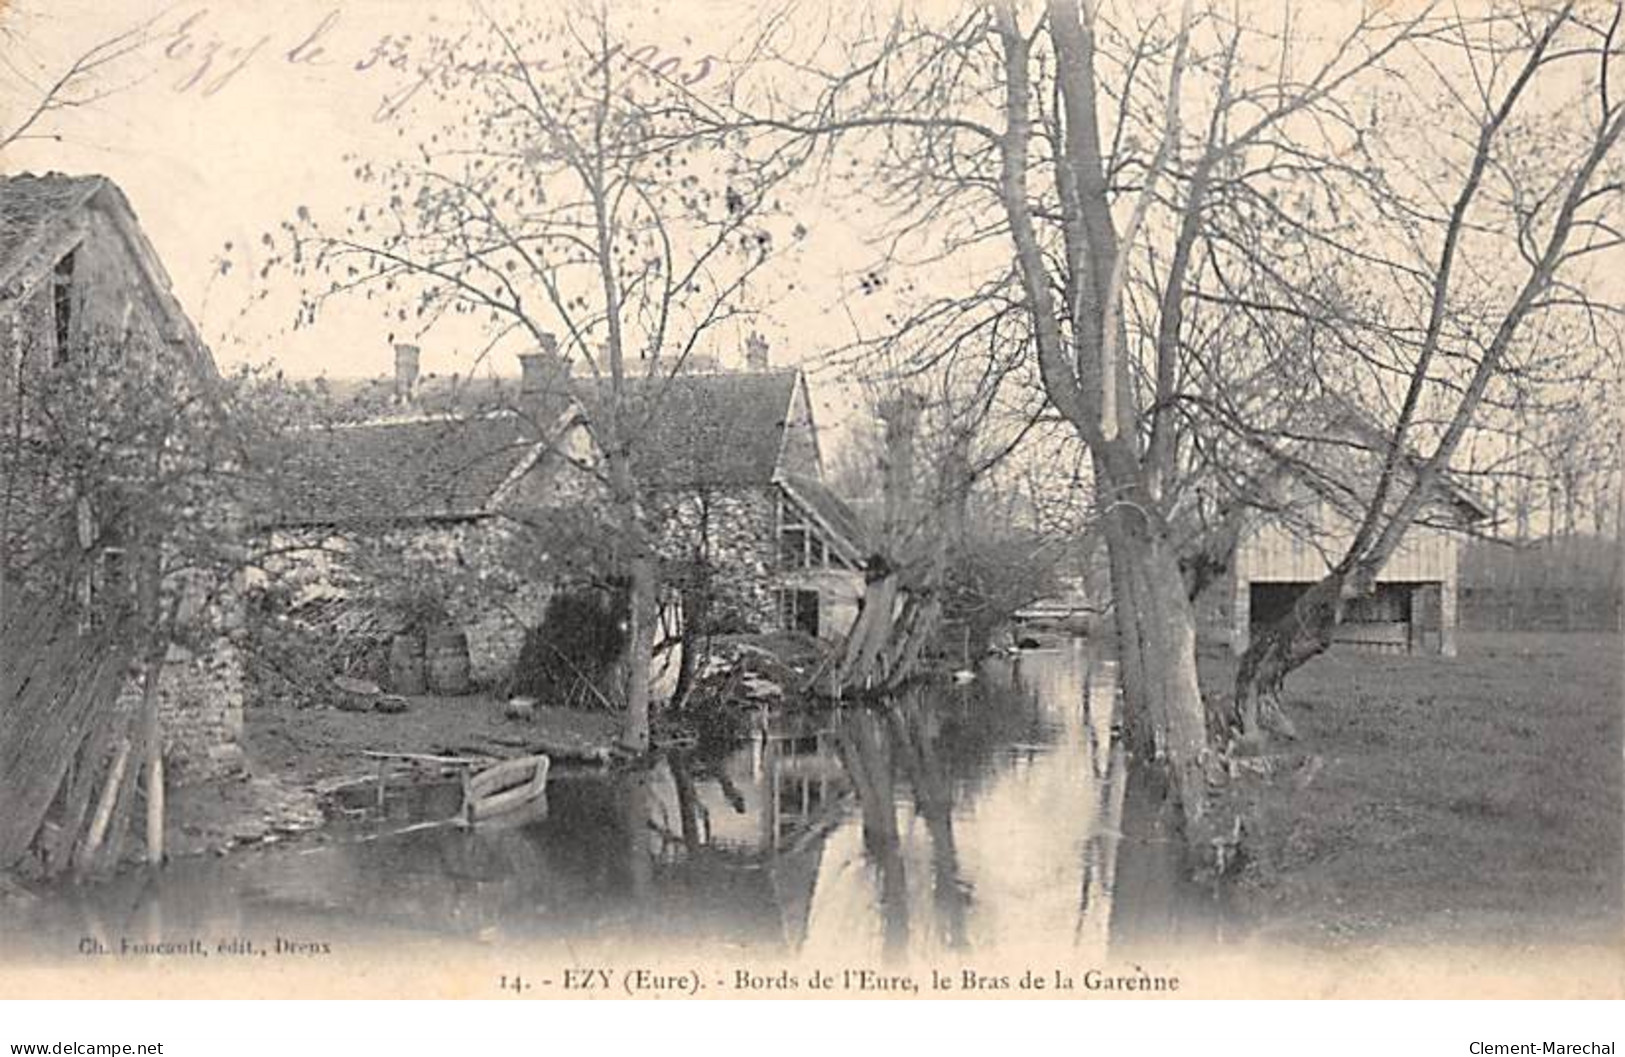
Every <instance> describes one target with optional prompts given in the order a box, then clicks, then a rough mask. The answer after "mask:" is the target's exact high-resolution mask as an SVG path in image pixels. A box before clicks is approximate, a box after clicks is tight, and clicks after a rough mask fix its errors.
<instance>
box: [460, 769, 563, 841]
mask: <svg viewBox="0 0 1625 1057" xmlns="http://www.w3.org/2000/svg"><path fill="white" fill-rule="evenodd" d="M551 764H552V761H551V760H549V759H548V758H547V757H546V756H542V755H536V756H521V757H520V758H518V759H516V760H504V761H503V762H501V763H498V764H493V765H492V766H490V767H487V768H485V769H484V770H483V771H478V772H473V773H469V772H465V773H464V775H463V812H462V815H463V822H464V824H465V825H469V826H473V825H477V824H478V823H480V822H485V821H489V820H490V819H493V818H496V817H498V816H501V815H505V814H507V813H508V812H510V811H516V810H518V809H519V808H522V807H526V806H527V805H530V804H534V803H536V802H537V801H540V800H541V799H542V798H543V797H545V796H546V795H547V771H548V768H549V766H551Z"/></svg>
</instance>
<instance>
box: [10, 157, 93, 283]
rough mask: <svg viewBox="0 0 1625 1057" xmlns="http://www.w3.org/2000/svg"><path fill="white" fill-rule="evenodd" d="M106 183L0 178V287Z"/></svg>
mask: <svg viewBox="0 0 1625 1057" xmlns="http://www.w3.org/2000/svg"><path fill="white" fill-rule="evenodd" d="M106 182H107V181H106V180H105V179H104V178H103V177H100V176H65V175H63V174H62V173H47V174H46V175H44V176H35V175H33V174H32V173H23V174H21V175H19V176H5V177H0V287H4V286H9V285H10V283H11V282H12V281H13V279H15V278H16V272H17V270H18V269H19V268H21V267H23V265H24V264H25V263H27V258H28V257H29V255H30V253H31V252H32V251H33V250H34V249H35V248H36V247H39V246H42V245H44V244H45V243H47V242H49V241H50V240H51V238H52V236H53V232H55V231H56V230H57V229H58V228H59V227H60V226H61V225H63V224H64V223H65V222H66V221H67V220H68V219H69V218H70V217H71V216H72V214H73V213H74V212H75V211H76V210H77V209H79V207H81V206H82V205H84V204H85V203H86V202H87V201H89V200H90V199H91V198H92V197H93V196H94V195H95V194H96V192H97V191H100V190H101V189H102V187H103V186H105V185H106ZM43 263H44V265H45V266H49V265H50V264H52V263H54V262H51V261H46V262H43Z"/></svg>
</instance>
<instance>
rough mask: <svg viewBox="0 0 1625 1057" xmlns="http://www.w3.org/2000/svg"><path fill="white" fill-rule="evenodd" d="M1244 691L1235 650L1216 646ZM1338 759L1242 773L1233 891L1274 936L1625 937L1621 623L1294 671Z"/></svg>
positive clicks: (1208, 682)
mask: <svg viewBox="0 0 1625 1057" xmlns="http://www.w3.org/2000/svg"><path fill="white" fill-rule="evenodd" d="M1201 664H1202V677H1203V681H1204V685H1205V686H1209V687H1226V688H1227V687H1228V686H1229V685H1230V684H1231V681H1232V680H1233V678H1234V662H1233V660H1232V659H1231V658H1230V657H1229V656H1228V654H1227V653H1220V652H1218V651H1212V652H1205V653H1204V655H1203V656H1202V658H1201ZM1287 700H1288V702H1289V708H1290V711H1291V716H1292V719H1293V721H1294V722H1295V723H1296V724H1297V726H1298V730H1299V732H1300V734H1301V739H1300V740H1299V741H1298V742H1296V743H1294V744H1292V745H1291V746H1290V747H1289V748H1288V750H1287V751H1289V752H1290V753H1292V754H1294V755H1295V756H1297V757H1299V758H1300V759H1307V760H1313V758H1315V757H1318V758H1319V761H1320V762H1319V763H1318V764H1314V763H1311V765H1310V766H1307V767H1296V768H1294V769H1293V771H1292V773H1291V774H1290V776H1287V775H1283V776H1279V777H1275V778H1272V779H1259V778H1253V779H1251V780H1243V781H1241V782H1238V783H1237V795H1238V796H1239V798H1240V803H1238V804H1236V805H1235V806H1236V807H1238V808H1239V809H1240V810H1241V812H1242V814H1243V817H1244V818H1245V819H1246V833H1245V837H1244V840H1243V844H1242V848H1243V852H1244V854H1245V856H1246V860H1245V862H1244V863H1243V864H1242V865H1241V867H1240V868H1239V871H1238V873H1237V874H1236V876H1235V878H1234V883H1233V885H1232V889H1231V894H1232V896H1233V901H1234V905H1235V907H1236V909H1237V911H1238V913H1239V914H1241V915H1242V917H1243V918H1244V919H1245V921H1246V923H1247V925H1248V926H1249V928H1250V929H1251V930H1252V931H1254V933H1255V934H1256V936H1257V937H1258V938H1259V940H1261V941H1262V942H1266V943H1271V944H1286V945H1289V946H1310V947H1319V948H1325V947H1328V946H1330V947H1335V948H1358V947H1368V946H1370V947H1374V946H1377V945H1382V946H1395V945H1404V946H1412V945H1416V946H1427V945H1432V944H1471V943H1474V942H1479V941H1483V940H1487V939H1493V940H1494V941H1495V943H1496V944H1497V945H1507V946H1514V947H1517V946H1525V945H1530V946H1533V945H1539V946H1542V947H1552V946H1569V945H1573V946H1578V947H1585V946H1592V945H1611V946H1615V947H1617V944H1618V942H1619V937H1620V934H1621V933H1620V929H1621V921H1622V906H1621V902H1622V900H1621V893H1622V889H1625V878H1622V847H1621V844H1622V833H1621V826H1620V819H1621V812H1622V794H1621V788H1622V775H1621V771H1622V766H1621V763H1622V761H1621V757H1620V745H1621V737H1622V732H1621V650H1620V642H1619V637H1618V636H1617V635H1608V634H1588V633H1570V634H1535V633H1478V634H1463V635H1462V637H1461V649H1460V656H1459V657H1457V658H1455V659H1442V658H1437V657H1409V656H1396V657H1386V656H1385V657H1380V658H1379V657H1374V656H1372V655H1370V654H1361V653H1353V652H1341V653H1334V654H1330V655H1327V656H1324V657H1321V658H1318V659H1316V660H1315V661H1313V662H1311V663H1310V664H1309V665H1307V666H1305V667H1304V668H1303V669H1302V670H1300V671H1298V672H1296V673H1294V674H1293V675H1292V677H1291V678H1290V679H1289V680H1288V684H1287Z"/></svg>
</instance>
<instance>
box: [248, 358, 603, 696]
mask: <svg viewBox="0 0 1625 1057" xmlns="http://www.w3.org/2000/svg"><path fill="white" fill-rule="evenodd" d="M418 384H419V380H418V350H417V349H416V348H415V347H413V346H410V345H402V346H398V347H397V349H396V378H395V380H394V384H393V387H392V393H391V396H390V397H389V399H388V400H387V401H385V402H384V405H385V407H386V408H387V409H383V410H380V405H379V404H377V403H373V404H371V405H367V406H368V410H369V411H370V412H371V413H368V414H365V415H364V416H363V417H360V418H359V419H355V420H350V421H344V420H339V421H335V422H332V423H330V424H327V425H321V426H312V427H308V428H305V429H301V430H298V431H295V432H293V433H291V434H289V435H288V436H286V437H285V438H284V439H283V443H282V446H281V450H280V451H278V452H275V453H267V454H268V456H269V457H268V458H267V469H268V474H267V476H268V477H269V478H270V479H271V480H272V482H273V485H272V487H271V488H270V490H269V493H268V495H267V502H266V504H265V509H264V510H262V511H261V512H260V514H259V516H258V518H257V521H258V527H259V529H260V530H261V532H262V534H264V536H265V545H266V546H267V548H268V553H269V554H270V555H272V559H271V560H270V561H269V562H268V563H267V571H268V572H269V573H270V574H271V575H272V577H273V578H275V579H276V580H277V581H278V582H280V583H283V584H287V585H291V587H292V589H293V591H294V597H293V598H292V599H291V601H292V603H293V609H294V612H295V613H296V614H302V615H303V619H306V620H316V621H317V622H318V623H320V622H321V621H323V620H331V619H338V620H339V622H340V624H342V625H344V626H345V627H347V628H348V629H349V630H352V631H358V632H362V633H370V634H372V635H374V636H375V637H379V638H387V637H388V636H389V635H391V634H393V633H394V632H395V631H399V630H401V629H402V627H403V626H404V624H405V623H407V622H410V621H411V620H412V619H413V611H414V609H417V610H424V609H432V610H434V611H436V612H437V615H438V617H439V618H449V620H450V622H451V623H452V624H454V625H456V626H458V627H460V628H461V629H462V630H463V632H464V633H465V634H466V636H467V639H468V647H469V661H470V674H471V676H472V678H473V680H474V681H475V682H476V683H480V684H484V685H493V686H494V685H499V684H500V683H501V682H502V681H503V680H504V679H505V678H506V677H507V675H508V674H509V672H510V671H511V669H512V666H513V663H514V661H515V660H516V659H517V658H518V656H519V651H520V648H521V646H522V644H523V642H524V636H525V630H526V628H527V627H531V626H534V625H535V624H537V623H538V622H540V620H541V618H542V615H543V613H544V611H545V609H546V606H547V601H548V599H549V597H550V596H551V594H552V591H553V589H554V586H555V581H554V578H553V577H552V576H550V575H547V574H545V573H544V572H543V571H542V570H543V567H544V565H545V559H546V557H547V556H546V555H545V554H543V553H541V552H540V550H539V547H541V546H546V544H547V541H548V534H549V530H550V529H553V528H556V527H557V525H556V521H555V519H554V515H556V514H558V513H559V512H561V511H564V512H568V511H570V510H573V509H579V508H581V507H582V506H583V505H584V504H587V505H590V504H593V503H595V502H597V498H598V496H599V494H600V493H599V485H598V482H597V479H596V476H595V471H594V467H595V464H596V461H597V449H596V448H595V446H594V445H593V441H592V437H591V434H590V433H589V432H588V430H587V428H586V423H585V419H584V416H583V415H582V412H581V408H580V406H579V405H578V404H576V403H575V402H574V401H572V400H570V399H568V398H567V397H566V398H563V399H560V398H557V397H556V396H547V397H541V396H535V398H534V399H533V398H532V396H533V394H529V393H527V394H524V399H523V400H522V401H521V402H519V403H518V404H517V405H515V406H503V405H501V404H497V403H491V402H478V403H476V402H472V401H470V402H468V403H465V404H464V405H463V407H462V409H461V410H457V409H449V410H448V409H445V408H448V407H450V406H451V405H449V404H448V403H447V402H445V401H444V400H427V401H426V400H424V399H422V395H421V394H420V392H419V391H418ZM352 395H353V394H352ZM354 406H355V405H352V410H354ZM436 408H441V409H439V410H437V409H436ZM346 608H348V609H349V611H350V612H349V613H348V614H345V613H344V612H343V610H345V609H346ZM335 610H337V611H340V612H339V614H338V616H337V617H336V618H335V617H334V616H333V611H335ZM322 613H326V615H325V616H316V615H317V614H322ZM346 619H347V620H348V623H347V624H345V621H346Z"/></svg>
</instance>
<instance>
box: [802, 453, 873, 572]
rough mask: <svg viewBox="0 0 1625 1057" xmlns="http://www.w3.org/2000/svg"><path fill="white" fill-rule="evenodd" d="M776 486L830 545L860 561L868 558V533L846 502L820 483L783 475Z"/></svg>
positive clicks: (807, 478) (869, 549)
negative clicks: (820, 527) (819, 527)
mask: <svg viewBox="0 0 1625 1057" xmlns="http://www.w3.org/2000/svg"><path fill="white" fill-rule="evenodd" d="M779 486H780V487H781V488H783V489H784V490H785V491H786V492H787V493H789V495H790V497H791V498H792V499H794V500H796V501H797V502H798V503H800V504H801V505H802V507H804V508H805V509H806V510H807V511H808V512H809V513H810V514H812V515H813V517H814V519H815V520H817V521H819V522H821V523H822V524H823V526H824V527H825V528H826V529H828V530H829V532H830V534H831V536H832V537H833V539H834V542H835V543H836V544H837V545H839V546H841V547H843V548H845V549H846V550H847V554H846V557H848V558H850V559H852V560H853V561H859V562H861V561H863V560H864V559H865V558H867V557H868V556H869V554H870V552H871V551H872V550H873V549H874V545H873V541H872V540H870V538H869V533H868V530H867V529H865V528H864V526H863V522H862V521H861V520H860V519H859V518H858V515H857V513H856V512H855V511H854V510H853V509H852V507H851V506H849V505H848V504H847V502H846V500H844V499H842V498H841V497H840V496H838V495H836V494H835V493H834V492H833V491H832V490H831V489H830V487H829V486H828V485H826V484H825V483H824V482H823V481H820V480H818V479H817V478H814V477H808V476H806V475H805V474H795V473H786V474H781V475H780V477H779Z"/></svg>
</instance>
